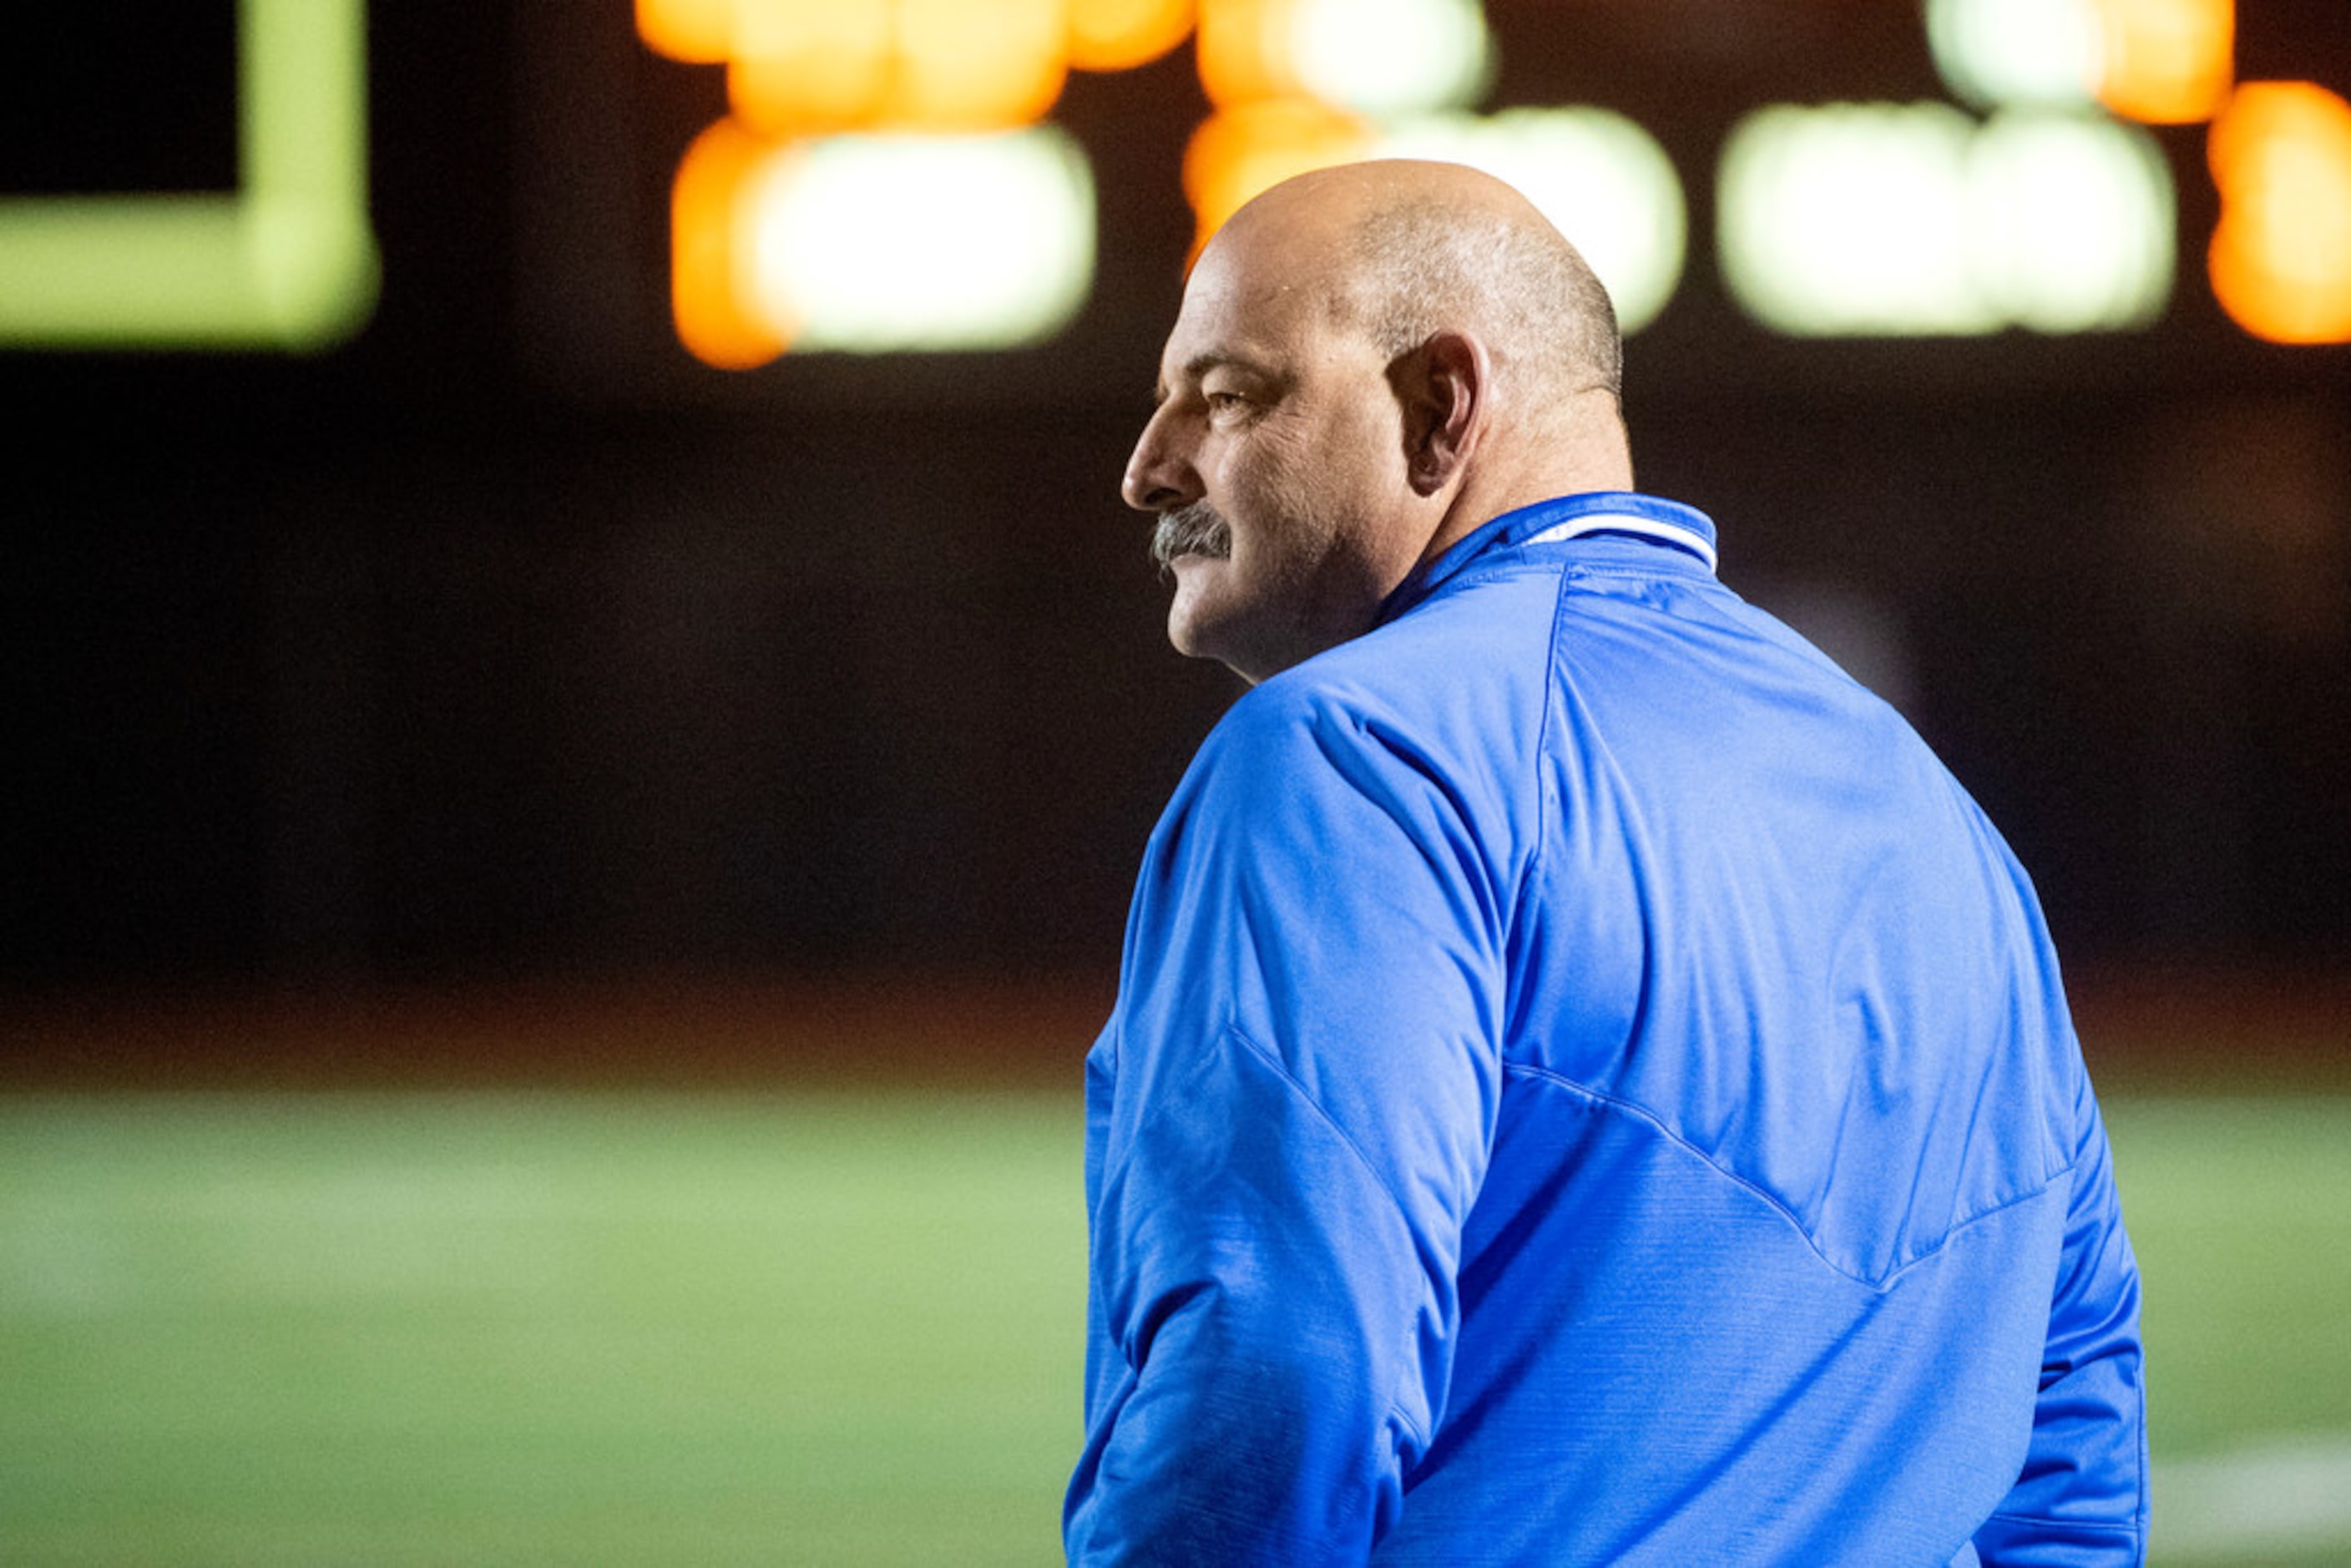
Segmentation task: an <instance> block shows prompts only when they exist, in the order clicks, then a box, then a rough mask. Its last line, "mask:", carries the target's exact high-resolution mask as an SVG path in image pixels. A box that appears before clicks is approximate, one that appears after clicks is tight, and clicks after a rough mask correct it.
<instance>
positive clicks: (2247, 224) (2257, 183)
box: [2209, 81, 2351, 343]
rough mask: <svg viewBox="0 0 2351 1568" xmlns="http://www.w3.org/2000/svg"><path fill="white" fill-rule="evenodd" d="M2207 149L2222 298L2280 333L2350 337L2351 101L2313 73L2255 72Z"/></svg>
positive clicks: (2287, 337)
mask: <svg viewBox="0 0 2351 1568" xmlns="http://www.w3.org/2000/svg"><path fill="white" fill-rule="evenodd" d="M2209 151H2210V160H2211V167H2212V178H2213V182H2214V183H2216V184H2217V185H2218V186H2219V187H2220V202H2221V208H2220V225H2219V227H2218V228H2217V229H2216V230H2215V231H2214V233H2213V235H2212V246H2211V252H2210V265H2211V269H2212V289H2213V292H2214V294H2216V295H2217V296H2218V297H2219V298H2220V304H2221V306H2222V307H2223V308H2225V309H2226V310H2227V311H2228V312H2229V314H2230V315H2231V317H2233V318H2234V319H2236V321H2237V322H2238V324H2239V325H2241V326H2242V327H2243V328H2244V329H2246V330H2247V331H2249V332H2252V334H2254V335H2255V336H2256V337H2261V338H2266V339H2269V340H2272V341H2273V342H2281V343H2341V342H2351V103H2346V102H2345V101H2344V100H2343V99H2341V98H2338V97H2337V96H2335V94H2334V93H2331V92H2329V91H2327V90H2326V89H2325V88H2323V87H2319V86H2317V85H2316V84H2314V83H2312V82H2300V81H2297V82H2249V83H2247V84H2246V85H2245V86H2243V87H2241V88H2239V89H2237V90H2236V92H2235V93H2234V95H2233V96H2232V97H2231V99H2230V100H2229V106H2228V108H2227V109H2226V110H2224V111H2222V113H2221V115H2220V119H2219V120H2216V121H2215V122H2214V123H2213V126H2212V131H2211V136H2210V141H2209Z"/></svg>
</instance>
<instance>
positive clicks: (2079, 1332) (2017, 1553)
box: [1975, 1076, 2147, 1568]
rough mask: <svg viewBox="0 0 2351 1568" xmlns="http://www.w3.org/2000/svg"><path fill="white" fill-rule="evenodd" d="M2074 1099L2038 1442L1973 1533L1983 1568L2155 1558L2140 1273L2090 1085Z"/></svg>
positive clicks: (2084, 1566) (2085, 1565) (2090, 1567)
mask: <svg viewBox="0 0 2351 1568" xmlns="http://www.w3.org/2000/svg"><path fill="white" fill-rule="evenodd" d="M2076 1092H2077V1096H2078V1098H2077V1101H2076V1106H2075V1113H2076V1119H2077V1124H2078V1125H2079V1127H2080V1134H2079V1139H2078V1142H2077V1144H2076V1146H2075V1150H2074V1187H2073V1195H2072V1198H2071V1202H2070V1205H2069V1207H2068V1209H2067V1214H2066V1221H2065V1243H2064V1254H2063V1256H2062V1258H2061V1259H2060V1260H2059V1263H2058V1270H2057V1283H2056V1290H2055V1293H2054V1298H2053V1302H2052V1305H2051V1309H2050V1314H2049V1333H2048V1338H2047V1340H2046V1342H2045V1343H2044V1345H2043V1351H2042V1363H2041V1390H2040V1396H2039V1399H2038V1401H2037V1402H2036V1404H2035V1405H2034V1407H2033V1418H2032V1442H2031V1447H2030V1448H2028V1449H2027V1451H2026V1456H2025V1461H2024V1468H2023V1469H2022V1472H2021V1473H2020V1474H2019V1475H2018V1477H2017V1481H2016V1485H2015V1486H2014V1487H2013V1488H2012V1489H2011V1490H2010V1492H2009V1494H2008V1497H2007V1498H2006V1499H2005V1500H2003V1501H2002V1502H2001V1506H2000V1509H1999V1511H1997V1512H1995V1513H1994V1514H1993V1515H1992V1517H1991V1520H1990V1521H1988V1522H1987V1523H1986V1524H1985V1525H1984V1526H1983V1528H1982V1529H1981V1530H1980V1531H1977V1532H1976V1537H1975V1544H1976V1549H1977V1551H1978V1552H1980V1553H1981V1555H1982V1560H1983V1562H1984V1563H1985V1564H1986V1568H2119V1565H2122V1564H2136V1563H2142V1562H2144V1561H2145V1560H2146V1555H2147V1401H2146V1390H2145V1385H2144V1382H2143V1379H2142V1367H2141V1353H2140V1346H2139V1283H2138V1265H2137V1261H2136V1260H2134V1259H2133V1257H2132V1255H2131V1248H2130V1238H2129V1237H2128V1235H2127V1234H2126V1232H2125V1230H2124V1228H2123V1219H2122V1209H2121V1206H2120V1204H2119V1203H2118V1202H2117V1200H2116V1195H2115V1183H2114V1166H2113V1161H2112V1157H2111V1155H2110V1153H2109V1150H2108V1148H2107V1144H2106V1133H2105V1123H2104V1121H2103V1119H2102V1118H2101V1117H2100V1116H2099V1114H2098V1108H2097V1103H2096V1101H2095V1098H2094V1097H2093V1096H2092V1094H2091V1092H2090V1086H2089V1082H2088V1079H2087V1078H2086V1076H2085V1077H2083V1078H2081V1079H2080V1080H2078V1082H2077V1091H2076Z"/></svg>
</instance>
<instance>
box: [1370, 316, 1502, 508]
mask: <svg viewBox="0 0 2351 1568" xmlns="http://www.w3.org/2000/svg"><path fill="white" fill-rule="evenodd" d="M1493 373H1494V365H1493V360H1492V358H1491V357H1490V356H1489V355H1488V353H1487V352H1486V345H1485V344H1484V343H1481V342H1479V340H1478V339H1477V338H1475V337H1474V336H1472V335H1470V334H1469V333H1467V332H1455V331H1444V332H1438V333H1437V334H1435V335H1434V336H1432V337H1431V338H1430V339H1429V340H1427V341H1426V342H1425V343H1423V344H1422V345H1421V346H1420V347H1419V348H1417V349H1415V350H1413V351H1412V352H1410V353H1408V354H1405V356H1403V357H1402V358H1401V359H1399V360H1397V361H1396V362H1395V364H1394V365H1392V366H1390V367H1389V370H1388V379H1389V380H1390V381H1391V382H1393V383H1394V384H1395V391H1396V398H1397V401H1398V402H1401V403H1402V404H1403V405H1404V438H1405V454H1404V455H1405V473H1406V475H1407V476H1408V477H1409V479H1410V481H1411V484H1412V487H1413V490H1414V492H1415V493H1416V494H1417V495H1421V496H1433V495H1435V494H1436V493H1437V491H1439V490H1442V489H1443V488H1445V486H1447V484H1448V483H1450V482H1451V481H1452V479H1453V477H1454V476H1455V475H1457V474H1458V473H1459V472H1460V471H1461V465H1462V464H1463V463H1464V462H1466V461H1467V460H1468V457H1469V454H1470V451H1471V449H1472V448H1473V447H1474V446H1476V444H1477V442H1478V435H1479V432H1480V431H1481V430H1482V429H1483V428H1484V426H1485V414H1486V399H1487V396H1488V393H1489V389H1490V388H1491V386H1492V385H1493Z"/></svg>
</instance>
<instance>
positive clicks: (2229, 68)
mask: <svg viewBox="0 0 2351 1568" xmlns="http://www.w3.org/2000/svg"><path fill="white" fill-rule="evenodd" d="M2098 9H2099V13H2100V17H2101V20H2102V21H2103V23H2104V29H2103V30H2104V34H2105V72H2104V79H2103V80H2102V82H2101V83H2100V85H2099V88H2098V98H2099V100H2100V101H2101V102H2103V103H2105V106H2106V107H2107V108H2108V109H2111V110H2114V111H2115V112H2116V114H2119V115H2121V116H2123V117H2124V118H2125V119H2126V120H2143V121H2145V122H2146V123H2147V124H2149V125H2186V124H2189V123H2191V122H2193V121H2195V120H2210V119H2211V118H2212V116H2213V115H2214V114H2216V113H2218V112H2219V111H2220V106H2221V104H2223V103H2224V102H2226V101H2227V100H2228V97H2229V89H2230V87H2231V83H2232V82H2233V80H2234V79H2235V76H2236V37H2237V8H2236V0H2098Z"/></svg>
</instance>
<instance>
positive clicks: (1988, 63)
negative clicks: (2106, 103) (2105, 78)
mask: <svg viewBox="0 0 2351 1568" xmlns="http://www.w3.org/2000/svg"><path fill="white" fill-rule="evenodd" d="M1927 41H1928V46H1929V47H1930V48H1931V49H1932V51H1933V54H1934V57H1935V68H1936V70H1937V71H1938V73H1939V74H1940V75H1941V76H1942V78H1943V85H1944V86H1945V87H1947V88H1949V89H1950V90H1951V95H1952V96H1953V97H1954V98H1957V99H1959V101H1960V102H1962V103H1965V104H1968V105H1969V106H1970V107H1972V108H1975V109H2000V108H2002V107H2006V106H2010V105H2019V104H2049V105H2053V106H2063V107H2067V108H2075V107H2083V106H2086V105H2088V104H2091V103H2094V102H2095V101H2096V99H2097V92H2098V84H2099V81H2100V79H2101V76H2102V73H2103V72H2104V70H2105V34H2104V29H2103V25H2102V22H2101V19H2100V15H2099V9H2098V0H1927Z"/></svg>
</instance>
